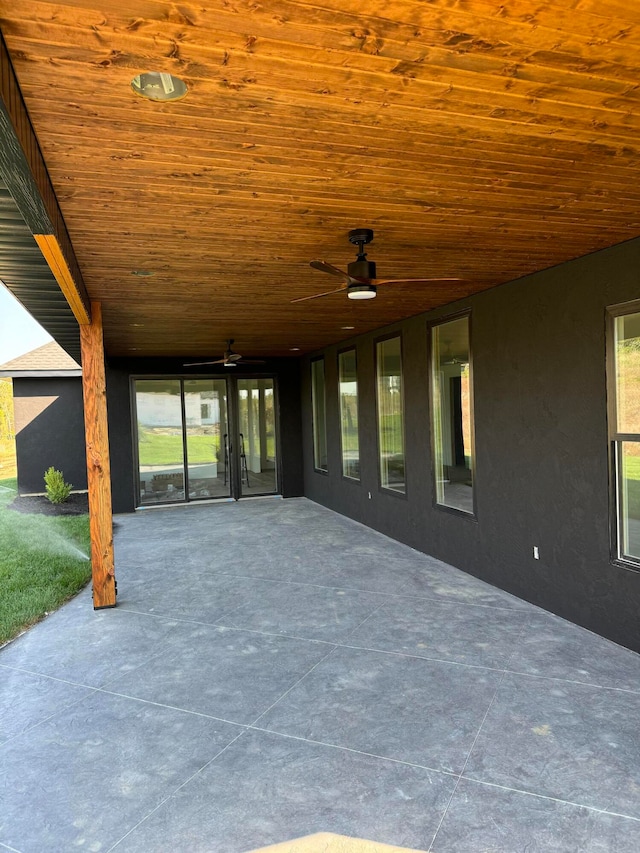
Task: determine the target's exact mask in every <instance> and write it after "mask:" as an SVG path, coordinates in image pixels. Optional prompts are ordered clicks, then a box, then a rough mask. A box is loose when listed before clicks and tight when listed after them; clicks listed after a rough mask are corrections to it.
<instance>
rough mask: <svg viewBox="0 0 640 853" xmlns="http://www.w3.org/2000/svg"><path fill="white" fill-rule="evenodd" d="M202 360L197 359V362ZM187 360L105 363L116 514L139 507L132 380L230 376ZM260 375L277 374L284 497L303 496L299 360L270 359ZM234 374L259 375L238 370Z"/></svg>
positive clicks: (241, 368)
mask: <svg viewBox="0 0 640 853" xmlns="http://www.w3.org/2000/svg"><path fill="white" fill-rule="evenodd" d="M194 360H196V361H197V360H198V359H194ZM183 361H184V359H159V358H153V359H152V358H149V359H142V358H140V359H120V358H111V359H108V361H107V407H108V417H109V448H110V454H111V483H112V502H113V511H114V512H133V510H134V509H135V505H136V475H135V470H134V450H133V426H132V411H131V377H132V376H187V375H188V376H212V375H216V376H226V375H227V374H226V373H225V372H222V371H223V370H224V368H219V369H217V368H216V367H202V368H191V369H190V370H187V369H186V368H185V367H184V366H183ZM260 373H261V374H262V375H269V376H275V377H276V379H277V387H278V422H279V429H280V447H279V450H280V465H281V467H280V473H281V491H282V495H283V497H297V496H299V495H302V494H303V488H304V481H303V473H302V434H301V402H300V362H299V359H295V358H281V359H271V360H270V361H268V362H267V363H266V364H265V365H264V366H263V365H260ZM234 375H235V376H243V375H245V376H252V375H256V374H255V371H252V372H250V371H249V369H248V368H245V367H238V368H237V372H235V373H234Z"/></svg>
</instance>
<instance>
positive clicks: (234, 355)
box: [183, 338, 266, 367]
mask: <svg viewBox="0 0 640 853" xmlns="http://www.w3.org/2000/svg"><path fill="white" fill-rule="evenodd" d="M232 344H233V338H229V340H228V341H227V349H226V350H225V353H224V355H223V357H222V358H218V359H216V361H190V362H188V363H187V364H184V365H183V367H200V366H201V365H204V364H223V365H224V366H225V367H236V366H237V365H238V364H266V362H265V361H264V360H263V359H261V358H244V357H243V356H241V355H240V353H239V352H234V351H233V350H232V349H231V346H232Z"/></svg>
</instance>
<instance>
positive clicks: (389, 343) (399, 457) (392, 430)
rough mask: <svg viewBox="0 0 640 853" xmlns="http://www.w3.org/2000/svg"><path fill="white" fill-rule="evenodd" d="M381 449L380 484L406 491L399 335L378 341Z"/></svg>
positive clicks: (377, 369) (386, 487)
mask: <svg viewBox="0 0 640 853" xmlns="http://www.w3.org/2000/svg"><path fill="white" fill-rule="evenodd" d="M376 373H377V383H376V386H377V401H378V453H379V458H380V485H381V486H382V488H384V489H391V490H392V491H394V492H400V493H401V494H404V493H405V492H406V490H407V489H406V483H405V465H404V417H403V402H402V345H401V341H400V338H399V337H396V338H387V339H386V340H384V341H378V343H377V344H376Z"/></svg>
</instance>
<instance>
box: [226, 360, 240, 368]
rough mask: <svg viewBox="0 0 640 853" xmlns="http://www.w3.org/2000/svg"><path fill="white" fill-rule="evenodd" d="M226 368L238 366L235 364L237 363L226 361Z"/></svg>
mask: <svg viewBox="0 0 640 853" xmlns="http://www.w3.org/2000/svg"><path fill="white" fill-rule="evenodd" d="M224 366H225V367H237V364H236V363H235V361H229V360H227V361H225V363H224Z"/></svg>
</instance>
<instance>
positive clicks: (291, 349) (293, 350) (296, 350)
mask: <svg viewBox="0 0 640 853" xmlns="http://www.w3.org/2000/svg"><path fill="white" fill-rule="evenodd" d="M289 350H290V351H291V352H300V347H289Z"/></svg>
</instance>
